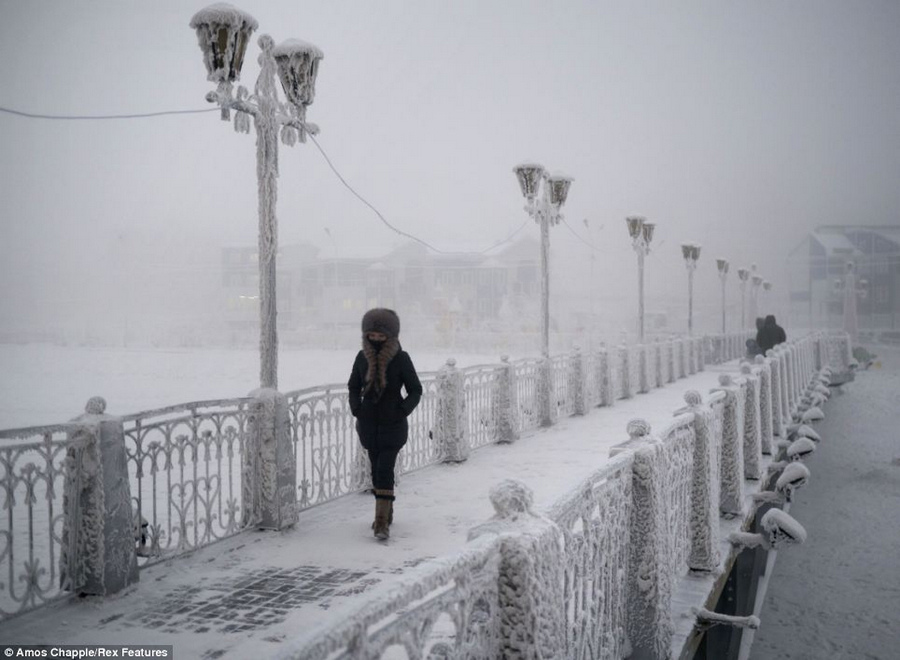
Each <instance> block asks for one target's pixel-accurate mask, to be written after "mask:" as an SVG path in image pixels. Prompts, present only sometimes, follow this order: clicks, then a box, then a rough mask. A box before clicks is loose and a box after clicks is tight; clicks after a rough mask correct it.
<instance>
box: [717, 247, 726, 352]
mask: <svg viewBox="0 0 900 660" xmlns="http://www.w3.org/2000/svg"><path fill="white" fill-rule="evenodd" d="M716 268H718V269H719V280H720V281H721V282H722V335H723V336H724V335H725V281H726V280H727V279H728V260H727V259H716Z"/></svg>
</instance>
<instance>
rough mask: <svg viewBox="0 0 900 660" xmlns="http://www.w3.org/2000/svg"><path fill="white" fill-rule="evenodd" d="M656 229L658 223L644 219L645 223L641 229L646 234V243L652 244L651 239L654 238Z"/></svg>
mask: <svg viewBox="0 0 900 660" xmlns="http://www.w3.org/2000/svg"><path fill="white" fill-rule="evenodd" d="M654 229H656V225H655V224H653V223H652V222H647V221H646V220H645V221H644V224H643V225H642V226H641V231H642V232H643V234H644V243H646V244H647V245H650V241H652V240H653V230H654Z"/></svg>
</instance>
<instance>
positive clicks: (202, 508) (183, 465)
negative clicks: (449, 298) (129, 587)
mask: <svg viewBox="0 0 900 660" xmlns="http://www.w3.org/2000/svg"><path fill="white" fill-rule="evenodd" d="M258 405H259V404H258V403H257V402H256V400H255V399H250V398H240V399H227V400H219V401H200V402H195V403H188V404H184V405H180V406H170V407H168V408H160V409H158V410H148V411H144V412H140V413H136V414H134V415H125V416H124V417H122V418H121V421H122V425H123V431H124V437H125V454H126V463H127V466H128V476H129V478H130V479H129V480H130V482H131V484H132V488H131V499H132V503H133V505H132V507H133V509H134V519H135V536H136V543H137V548H138V558H139V559H138V563H139V565H141V566H146V565H149V564H154V563H157V562H159V561H161V560H163V559H167V558H170V557H172V556H174V555H178V554H183V553H186V552H190V551H193V550H196V549H198V548H200V547H203V546H205V545H209V544H210V543H213V542H215V541H218V540H221V539H223V538H226V537H228V536H232V535H234V534H237V533H238V532H240V531H241V530H242V529H243V528H244V527H245V526H246V525H247V524H248V522H249V521H247V520H246V519H245V513H246V510H245V508H244V506H243V504H244V502H243V493H242V488H243V478H244V461H243V457H244V449H245V446H246V445H247V442H248V440H247V438H248V433H249V425H250V423H251V421H252V418H253V416H254V415H255V414H256V413H257V406H258Z"/></svg>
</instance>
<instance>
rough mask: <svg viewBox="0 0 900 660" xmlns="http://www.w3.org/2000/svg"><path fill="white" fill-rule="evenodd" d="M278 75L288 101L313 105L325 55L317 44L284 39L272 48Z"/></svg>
mask: <svg viewBox="0 0 900 660" xmlns="http://www.w3.org/2000/svg"><path fill="white" fill-rule="evenodd" d="M272 57H274V58H275V64H277V65H278V77H279V78H280V79H281V86H282V87H283V88H284V95H285V96H286V97H287V98H288V101H290V102H291V103H293V104H294V105H295V106H297V107H301V106H307V105H311V104H312V102H313V100H314V99H315V96H316V75H317V74H318V73H319V62H320V61H321V60H322V59H324V58H325V55H324V54H323V53H322V51H321V50H319V49H318V48H317V47H316V46H314V45H313V44H311V43H308V42H306V41H300V40H299V39H288V40H287V41H283V42H281V43H280V44H278V45H277V46H275V48H274V49H273V50H272Z"/></svg>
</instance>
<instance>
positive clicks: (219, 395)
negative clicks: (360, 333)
mask: <svg viewBox="0 0 900 660" xmlns="http://www.w3.org/2000/svg"><path fill="white" fill-rule="evenodd" d="M404 348H405V349H406V350H408V351H409V352H410V354H411V355H412V358H413V363H414V364H415V365H416V369H418V370H419V371H436V370H437V369H439V368H440V367H441V366H442V365H443V364H444V363H446V361H447V358H448V357H451V353H449V352H447V353H439V352H436V351H418V350H416V348H415V346H404ZM452 356H453V357H455V358H456V360H457V364H458V366H460V367H463V366H469V365H474V364H484V363H488V362H499V358H500V356H499V355H484V354H477V353H457V354H453V355H452ZM354 357H355V352H354V351H352V350H348V351H341V350H327V349H321V350H316V349H289V348H288V349H281V350H280V351H279V360H278V369H279V374H278V383H279V389H280V390H281V391H282V392H289V391H291V390H296V389H301V388H304V387H312V386H314V385H325V384H329V383H346V382H347V378H348V376H349V375H350V367H351V366H352V364H353V358H354ZM511 357H512V359H516V358H518V357H519V356H517V355H513V356H511ZM258 384H259V353H258V351H256V350H253V349H233V350H228V349H211V348H206V349H204V348H191V349H156V348H133V349H129V348H86V347H74V346H55V345H52V344H21V345H20V344H0V429H8V428H17V427H22V426H38V425H43V424H58V423H60V422H64V421H67V420H69V419H72V418H73V417H75V416H77V415H80V414H81V413H83V412H84V404H85V403H86V402H87V400H88V399H89V398H90V397H92V396H102V397H104V398H105V399H106V401H107V412H108V413H110V414H113V415H116V414H119V415H127V414H130V413H136V412H140V411H142V410H151V409H154V408H161V407H163V406H169V405H174V404H178V403H187V402H190V401H202V400H208V399H227V398H236V397H242V396H246V395H247V393H248V392H250V391H251V390H253V389H255V388H256V387H258V386H259V385H258Z"/></svg>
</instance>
